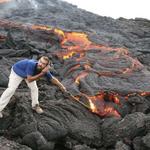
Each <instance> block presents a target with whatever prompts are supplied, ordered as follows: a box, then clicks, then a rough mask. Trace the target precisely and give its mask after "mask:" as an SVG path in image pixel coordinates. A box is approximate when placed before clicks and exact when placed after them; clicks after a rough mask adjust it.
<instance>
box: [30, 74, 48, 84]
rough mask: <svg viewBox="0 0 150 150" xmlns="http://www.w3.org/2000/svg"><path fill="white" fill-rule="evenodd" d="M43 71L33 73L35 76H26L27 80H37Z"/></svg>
mask: <svg viewBox="0 0 150 150" xmlns="http://www.w3.org/2000/svg"><path fill="white" fill-rule="evenodd" d="M44 74H45V73H43V72H40V73H39V74H37V75H35V76H27V81H28V82H32V81H35V80H38V79H39V78H41V77H42V76H43V75H44Z"/></svg>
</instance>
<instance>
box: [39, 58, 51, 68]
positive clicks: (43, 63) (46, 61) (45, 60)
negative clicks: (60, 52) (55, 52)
mask: <svg viewBox="0 0 150 150" xmlns="http://www.w3.org/2000/svg"><path fill="white" fill-rule="evenodd" d="M50 63H51V61H50V60H49V58H48V57H47V56H42V57H41V58H40V59H39V61H38V64H37V68H38V70H43V69H44V68H45V67H46V66H47V65H49V64H50Z"/></svg>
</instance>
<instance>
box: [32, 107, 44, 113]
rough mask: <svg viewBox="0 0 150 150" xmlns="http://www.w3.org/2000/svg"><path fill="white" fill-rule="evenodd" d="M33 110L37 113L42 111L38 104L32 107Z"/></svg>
mask: <svg viewBox="0 0 150 150" xmlns="http://www.w3.org/2000/svg"><path fill="white" fill-rule="evenodd" d="M32 109H33V110H35V111H36V112H37V113H38V114H42V113H43V112H44V111H43V109H42V108H41V107H40V106H39V105H35V106H34V107H32Z"/></svg>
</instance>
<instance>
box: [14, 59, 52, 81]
mask: <svg viewBox="0 0 150 150" xmlns="http://www.w3.org/2000/svg"><path fill="white" fill-rule="evenodd" d="M37 63H38V62H37V60H34V59H24V60H20V61H18V62H17V63H15V64H14V65H13V71H14V72H15V73H16V74H17V75H19V76H20V77H22V78H27V76H29V75H30V76H34V75H36V74H38V73H37ZM45 76H46V77H47V78H49V79H51V78H52V77H53V76H52V74H51V73H50V72H47V73H46V74H45Z"/></svg>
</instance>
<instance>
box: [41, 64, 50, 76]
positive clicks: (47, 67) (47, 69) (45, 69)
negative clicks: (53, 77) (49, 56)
mask: <svg viewBox="0 0 150 150" xmlns="http://www.w3.org/2000/svg"><path fill="white" fill-rule="evenodd" d="M49 69H50V66H49V65H48V66H46V67H45V68H44V69H43V70H42V73H44V74H45V73H47V72H48V71H49Z"/></svg>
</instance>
